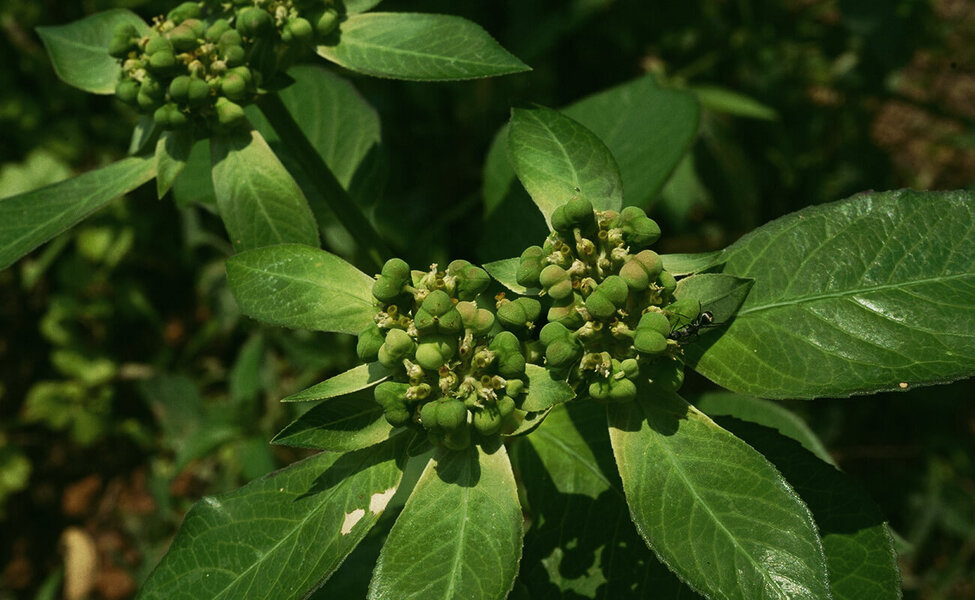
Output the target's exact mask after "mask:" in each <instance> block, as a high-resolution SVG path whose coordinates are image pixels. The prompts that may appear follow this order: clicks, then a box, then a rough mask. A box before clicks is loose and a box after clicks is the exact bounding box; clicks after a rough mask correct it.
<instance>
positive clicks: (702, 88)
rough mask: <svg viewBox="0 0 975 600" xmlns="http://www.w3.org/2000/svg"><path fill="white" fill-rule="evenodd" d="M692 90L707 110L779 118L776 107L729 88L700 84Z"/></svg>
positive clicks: (763, 117)
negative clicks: (770, 106)
mask: <svg viewBox="0 0 975 600" xmlns="http://www.w3.org/2000/svg"><path fill="white" fill-rule="evenodd" d="M691 91H692V92H694V95H695V96H697V99H698V101H699V102H700V103H701V106H702V107H704V108H705V109H707V110H711V111H714V112H719V113H727V114H729V115H733V116H736V117H745V118H749V119H760V120H762V121H775V120H777V119H778V118H779V115H778V114H777V113H776V112H775V109H772V108H769V107H768V106H766V105H764V104H762V103H761V102H759V101H758V100H755V99H754V98H749V97H748V96H745V95H744V94H739V93H738V92H736V91H734V90H729V89H728V88H723V87H719V86H716V85H698V86H694V87H693V88H691Z"/></svg>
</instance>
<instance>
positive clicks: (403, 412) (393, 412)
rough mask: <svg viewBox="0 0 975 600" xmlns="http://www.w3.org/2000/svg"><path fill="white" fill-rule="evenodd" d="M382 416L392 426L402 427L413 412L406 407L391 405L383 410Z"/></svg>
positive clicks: (408, 420)
mask: <svg viewBox="0 0 975 600" xmlns="http://www.w3.org/2000/svg"><path fill="white" fill-rule="evenodd" d="M383 417H385V419H386V422H387V423H389V424H390V425H392V426H393V427H403V426H404V425H406V424H407V423H409V422H410V419H411V418H412V417H413V414H412V413H411V412H410V410H409V409H408V408H406V407H393V408H387V409H384V410H383Z"/></svg>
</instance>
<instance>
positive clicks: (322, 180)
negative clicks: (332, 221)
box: [257, 93, 392, 267]
mask: <svg viewBox="0 0 975 600" xmlns="http://www.w3.org/2000/svg"><path fill="white" fill-rule="evenodd" d="M257 106H258V108H260V109H261V112H262V113H263V114H264V117H265V118H266V119H267V120H268V122H270V123H271V127H272V128H273V129H274V131H275V133H277V134H278V137H279V138H281V142H282V143H283V144H284V145H285V146H286V147H287V148H288V150H290V151H291V154H292V156H293V157H294V159H295V160H297V161H298V164H299V165H300V166H301V169H302V171H304V172H305V175H307V176H308V178H309V180H311V182H312V185H314V186H315V187H316V188H317V189H318V191H319V192H321V194H322V198H323V199H324V200H325V204H326V205H328V207H329V208H330V209H331V210H332V212H333V213H335V216H336V217H337V218H338V220H339V222H340V223H341V224H342V226H343V227H345V229H346V231H348V232H349V233H350V234H351V235H352V237H353V238H354V239H355V241H356V243H357V244H359V247H360V248H362V250H363V251H364V252H365V254H366V256H368V257H369V260H370V261H371V262H372V263H374V264H375V266H376V267H381V266H382V264H383V263H384V262H385V261H386V259H388V258H390V257H391V256H392V252H391V251H390V250H389V247H387V246H386V244H385V243H384V242H383V240H382V238H381V237H380V236H379V233H378V232H377V231H376V229H375V228H374V227H373V226H372V223H370V222H369V220H368V219H367V218H366V216H365V215H364V214H362V211H361V210H359V207H358V206H356V204H355V201H353V200H352V198H351V197H350V196H349V194H348V192H346V191H345V189H344V188H343V187H342V185H341V184H340V183H339V182H338V180H337V179H336V178H335V175H334V174H333V173H332V170H331V169H330V168H329V167H328V165H327V164H325V161H324V160H322V157H321V155H320V154H319V153H318V151H317V150H316V149H315V147H314V146H312V145H311V142H309V141H308V138H307V137H306V136H305V134H304V132H302V131H301V127H299V126H298V123H296V122H295V120H294V118H293V117H292V116H291V113H290V112H288V109H287V107H285V105H284V102H282V101H281V98H279V97H278V95H277V94H273V93H272V94H265V95H264V96H263V97H262V98H261V100H260V101H258V103H257Z"/></svg>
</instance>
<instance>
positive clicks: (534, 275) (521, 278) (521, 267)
mask: <svg viewBox="0 0 975 600" xmlns="http://www.w3.org/2000/svg"><path fill="white" fill-rule="evenodd" d="M547 256H548V253H547V252H545V250H543V249H542V248H540V247H539V246H529V247H528V248H526V249H525V251H524V252H522V253H521V258H520V259H519V262H518V271H517V272H516V273H515V279H516V280H517V281H518V285H523V286H525V287H529V288H537V287H539V283H538V276H539V275H540V274H541V272H542V269H543V268H544V267H545V265H546V264H547V263H546V262H545V258H546V257H547Z"/></svg>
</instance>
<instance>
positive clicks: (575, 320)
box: [548, 294, 586, 329]
mask: <svg viewBox="0 0 975 600" xmlns="http://www.w3.org/2000/svg"><path fill="white" fill-rule="evenodd" d="M578 301H579V297H578V295H577V294H573V295H572V296H571V297H569V298H566V299H564V300H561V301H559V302H557V303H556V304H553V305H552V307H551V308H549V309H548V321H549V322H550V323H560V324H562V325H564V326H565V327H568V328H569V329H578V328H580V327H582V326H583V325H584V324H585V322H586V319H585V317H583V316H582V314H581V313H580V312H579V311H578V310H577V308H576V307H577V306H578V305H579V304H578Z"/></svg>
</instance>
